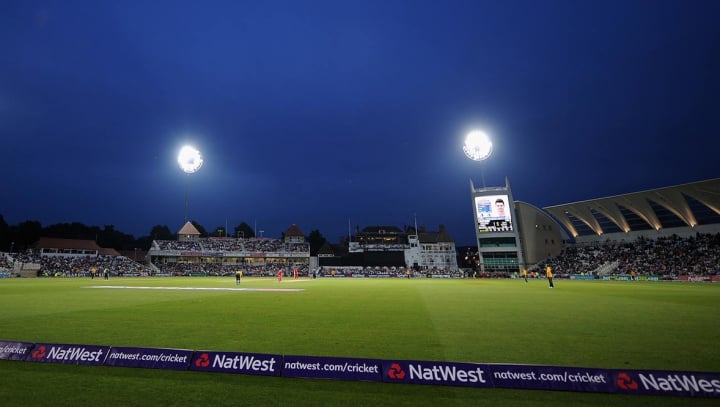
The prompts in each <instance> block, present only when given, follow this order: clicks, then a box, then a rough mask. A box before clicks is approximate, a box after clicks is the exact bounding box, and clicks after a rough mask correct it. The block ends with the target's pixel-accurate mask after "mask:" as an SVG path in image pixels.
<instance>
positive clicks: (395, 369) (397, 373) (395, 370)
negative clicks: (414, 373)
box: [387, 363, 405, 380]
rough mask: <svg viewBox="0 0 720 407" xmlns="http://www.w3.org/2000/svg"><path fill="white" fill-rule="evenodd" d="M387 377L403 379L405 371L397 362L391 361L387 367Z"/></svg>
mask: <svg viewBox="0 0 720 407" xmlns="http://www.w3.org/2000/svg"><path fill="white" fill-rule="evenodd" d="M387 375H388V377H389V378H391V379H393V380H403V379H405V371H404V370H403V368H402V367H401V366H400V364H399V363H393V364H392V365H390V369H388V374H387Z"/></svg>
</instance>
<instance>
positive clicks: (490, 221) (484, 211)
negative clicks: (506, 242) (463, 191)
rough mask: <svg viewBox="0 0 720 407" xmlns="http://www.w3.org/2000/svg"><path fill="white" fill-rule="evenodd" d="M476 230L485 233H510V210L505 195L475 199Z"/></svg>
mask: <svg viewBox="0 0 720 407" xmlns="http://www.w3.org/2000/svg"><path fill="white" fill-rule="evenodd" d="M475 209H476V213H477V223H478V230H479V231H480V232H481V233H485V232H512V231H513V224H512V210H511V209H510V201H509V199H508V196H507V195H483V196H476V197H475Z"/></svg>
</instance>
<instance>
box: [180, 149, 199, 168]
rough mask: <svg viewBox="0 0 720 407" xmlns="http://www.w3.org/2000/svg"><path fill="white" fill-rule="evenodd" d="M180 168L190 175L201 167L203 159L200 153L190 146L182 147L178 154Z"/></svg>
mask: <svg viewBox="0 0 720 407" xmlns="http://www.w3.org/2000/svg"><path fill="white" fill-rule="evenodd" d="M178 164H180V168H182V170H183V171H185V172H186V173H188V174H192V173H193V172H195V171H197V170H199V169H200V167H202V164H203V159H202V156H201V155H200V152H199V151H198V150H197V149H196V148H195V147H192V146H184V147H183V148H181V149H180V154H178Z"/></svg>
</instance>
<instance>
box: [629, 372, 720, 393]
mask: <svg viewBox="0 0 720 407" xmlns="http://www.w3.org/2000/svg"><path fill="white" fill-rule="evenodd" d="M638 376H639V377H640V383H642V385H643V387H644V388H645V389H646V390H650V389H652V390H659V391H691V390H692V391H696V392H698V391H702V392H705V393H720V380H706V379H697V378H695V375H689V376H687V375H684V374H683V375H680V374H669V375H667V376H666V377H662V376H657V377H656V376H655V375H654V374H648V375H647V376H646V375H644V374H642V373H641V374H638Z"/></svg>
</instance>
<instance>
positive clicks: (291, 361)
mask: <svg viewBox="0 0 720 407" xmlns="http://www.w3.org/2000/svg"><path fill="white" fill-rule="evenodd" d="M282 376H283V377H302V378H306V379H337V380H360V381H371V382H379V381H382V361H380V360H377V359H356V358H334V357H320V356H295V355H285V356H284V357H283V365H282Z"/></svg>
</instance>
